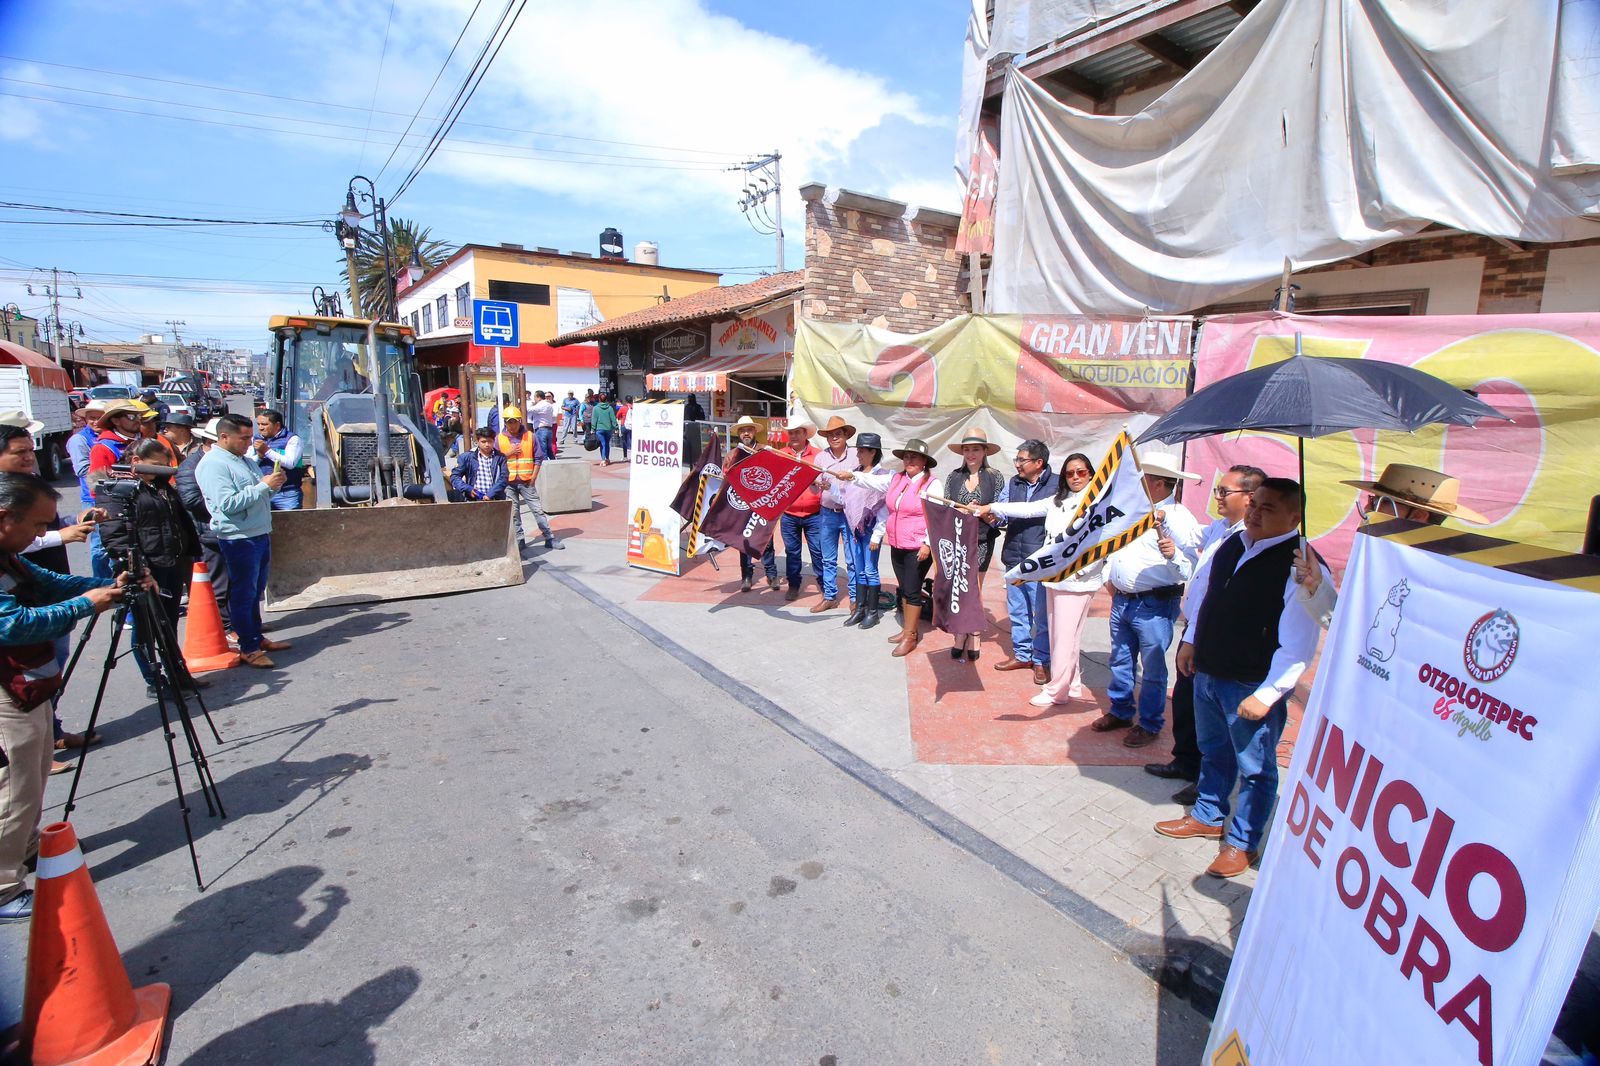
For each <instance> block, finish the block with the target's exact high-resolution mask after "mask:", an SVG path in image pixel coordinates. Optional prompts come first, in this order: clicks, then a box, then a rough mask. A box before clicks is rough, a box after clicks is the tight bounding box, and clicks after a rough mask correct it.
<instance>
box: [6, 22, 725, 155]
mask: <svg viewBox="0 0 1600 1066" xmlns="http://www.w3.org/2000/svg"><path fill="white" fill-rule="evenodd" d="M480 2H481V0H480ZM474 10H476V8H474ZM463 31H464V28H463ZM0 59H9V60H11V61H13V62H16V63H32V64H34V65H37V66H42V67H57V68H59V69H61V70H75V71H79V72H81V73H86V74H104V75H106V76H107V77H112V78H129V79H133V80H137V81H149V82H156V83H158V84H162V85H179V86H183V87H184V88H187V89H207V90H210V91H212V92H220V93H231V94H233V95H237V96H256V97H260V98H262V99H264V100H284V101H287V102H289V103H295V104H313V105H315V106H317V107H332V108H337V109H339V110H341V111H367V110H370V109H368V108H362V107H356V106H354V105H351V104H337V103H334V102H332V101H331V100H313V99H310V98H308V97H304V96H281V95H278V94H277V93H266V92H257V91H255V90H253V89H234V88H230V87H228V86H226V85H214V84H210V83H207V82H200V81H185V80H183V79H178V78H158V77H154V76H152V75H149V74H131V73H127V72H124V71H118V70H106V69H104V68H102V67H82V66H74V65H72V64H70V63H52V62H49V61H48V60H43V59H27V58H24V57H22V56H10V55H0ZM441 73H442V71H441ZM430 91H431V90H430ZM130 99H137V98H136V97H132V98H130ZM377 114H380V115H388V116H390V117H392V118H405V117H406V113H405V112H404V111H381V110H380V111H378V112H377ZM460 125H462V126H467V127H471V128H474V129H481V130H494V131H496V132H499V133H522V134H528V135H530V136H534V137H551V138H555V139H557V140H568V141H589V142H591V143H593V144H612V145H617V146H619V147H623V148H650V149H653V150H656V151H663V152H688V153H691V154H698V155H714V156H722V157H725V158H734V157H736V156H738V155H739V154H740V153H738V152H724V151H716V150H713V149H709V148H684V147H681V146H677V145H670V144H643V143H639V142H637V141H616V140H607V139H606V138H603V137H585V136H582V135H581V134H576V133H549V132H546V131H542V130H529V129H517V128H515V127H510V126H494V125H489V124H487V123H482V122H462V123H460Z"/></svg>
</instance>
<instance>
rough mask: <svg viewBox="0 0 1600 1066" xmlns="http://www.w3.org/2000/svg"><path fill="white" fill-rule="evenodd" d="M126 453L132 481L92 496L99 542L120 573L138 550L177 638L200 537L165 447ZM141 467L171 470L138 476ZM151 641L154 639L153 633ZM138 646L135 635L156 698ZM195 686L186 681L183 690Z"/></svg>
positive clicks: (150, 675) (149, 678) (144, 445)
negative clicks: (99, 512)
mask: <svg viewBox="0 0 1600 1066" xmlns="http://www.w3.org/2000/svg"><path fill="white" fill-rule="evenodd" d="M126 454H127V455H128V456H129V457H131V459H132V462H133V475H134V480H132V481H127V480H114V481H103V482H101V483H100V486H99V489H98V492H97V495H96V501H97V502H98V503H99V504H100V506H101V507H102V508H103V509H104V510H105V512H106V517H105V519H104V520H103V521H101V523H100V542H101V543H102V544H103V545H105V549H106V552H107V553H108V554H110V556H111V558H112V560H113V561H114V563H115V565H116V567H117V569H118V570H119V571H122V570H127V569H128V564H129V559H130V558H131V556H132V555H133V553H134V551H135V549H136V548H137V552H138V555H139V557H140V559H141V561H142V562H143V564H144V567H145V569H147V570H148V571H149V573H150V576H151V577H153V578H155V582H156V587H157V588H158V589H159V591H160V597H159V598H160V602H161V608H162V610H163V611H164V612H165V613H166V618H167V625H168V626H169V627H170V629H171V631H172V632H173V633H174V634H176V633H177V629H178V611H179V605H180V603H181V601H182V598H183V588H184V584H185V579H186V578H187V577H188V575H189V574H190V573H191V572H192V571H193V569H194V560H195V556H197V555H199V554H200V537H199V535H198V534H196V533H195V528H194V522H193V521H191V520H190V518H189V512H188V511H186V510H184V507H183V500H181V499H180V498H179V497H178V490H177V489H176V488H174V487H173V485H172V475H173V474H175V473H177V470H176V469H175V468H173V467H170V466H167V465H166V464H165V460H166V459H167V458H168V455H167V449H166V447H165V446H164V445H163V444H162V443H161V442H160V441H157V440H141V441H138V442H136V443H134V444H132V445H131V446H130V447H129V448H128V450H127V453H126ZM142 465H143V466H151V467H154V468H155V469H156V470H166V471H169V472H168V473H156V472H153V471H151V472H141V470H140V467H141V466H142ZM117 472H118V473H120V472H121V471H120V470H119V471H117ZM149 639H151V640H153V639H154V635H153V634H152V635H149ZM141 643H144V641H141V640H140V639H138V637H137V636H136V637H135V640H134V649H133V653H134V659H135V660H136V661H137V662H138V663H139V672H140V673H142V674H143V675H144V680H145V685H146V691H147V693H148V694H149V695H150V696H151V697H154V696H155V695H156V689H155V677H156V674H155V669H154V666H153V664H152V663H150V661H149V659H148V657H147V656H146V655H145V653H144V652H143V651H142V650H141V649H140V644H141ZM197 684H198V683H197V682H195V681H194V680H193V679H191V678H187V677H185V678H184V685H185V687H187V688H194V687H196V686H197Z"/></svg>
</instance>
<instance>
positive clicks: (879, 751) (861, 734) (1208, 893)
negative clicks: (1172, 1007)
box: [545, 469, 1255, 1005]
mask: <svg viewBox="0 0 1600 1066" xmlns="http://www.w3.org/2000/svg"><path fill="white" fill-rule="evenodd" d="M608 475H609V472H607V473H602V472H601V471H600V470H598V469H597V470H596V476H595V480H594V488H595V496H596V510H595V511H593V512H591V513H589V514H578V515H554V516H552V523H553V524H554V526H555V529H556V532H557V535H558V536H565V537H569V538H570V539H567V548H568V549H569V550H567V551H565V552H563V553H561V554H560V555H559V556H556V557H554V558H550V559H547V560H545V563H546V565H548V566H551V567H553V568H555V569H556V570H558V571H559V572H560V573H561V574H562V575H564V576H565V577H566V578H568V579H570V580H572V581H575V582H577V583H579V584H580V585H582V586H583V587H585V588H587V589H589V590H591V591H592V592H593V593H594V594H595V595H596V596H597V597H598V598H599V599H601V600H603V601H606V602H608V603H610V604H612V605H614V606H615V607H616V608H618V609H619V610H620V611H621V612H624V613H625V614H626V615H628V616H629V617H631V618H632V619H635V620H637V622H638V623H640V624H642V625H643V626H646V627H648V628H649V629H652V630H654V631H656V632H658V633H659V634H662V635H664V636H665V637H667V638H669V639H670V640H671V641H673V642H675V643H676V644H677V645H679V646H681V648H682V649H683V650H684V651H685V652H687V653H688V654H690V655H692V656H693V657H695V658H697V659H699V660H702V661H703V662H704V664H706V665H707V666H708V667H710V668H711V669H712V670H714V671H717V672H720V673H722V674H724V675H726V676H727V677H728V678H730V679H732V680H734V681H735V682H737V683H740V684H742V685H744V686H748V687H749V689H752V690H754V692H756V693H759V694H760V696H762V697H765V698H766V699H768V700H770V701H772V703H774V704H776V705H777V706H778V707H780V708H782V709H783V710H784V711H786V712H788V713H789V714H791V715H793V716H794V718H795V719H797V720H798V721H799V722H801V723H803V724H804V725H805V726H806V727H809V728H810V729H812V730H815V731H816V732H817V733H818V734H821V735H822V736H824V737H826V738H828V740H830V741H832V742H833V743H836V744H837V745H839V746H840V747H842V748H843V749H845V750H847V751H848V752H849V753H851V754H853V755H854V756H857V757H859V758H860V759H862V760H864V761H865V762H866V763H868V764H870V765H871V766H872V767H874V768H876V769H878V770H880V771H882V772H883V773H884V774H887V775H888V776H889V777H890V778H892V780H893V781H895V782H898V783H900V784H902V785H904V786H906V787H907V788H908V789H909V790H911V791H912V792H913V793H915V794H916V795H917V796H919V797H921V798H922V799H924V800H926V801H928V802H929V803H931V804H932V805H934V806H935V807H937V808H938V809H939V810H941V811H943V812H945V813H946V814H947V815H949V816H951V817H953V819H955V820H957V821H959V822H960V823H962V824H963V825H964V826H965V827H968V828H969V829H970V830H975V831H976V832H977V833H978V834H981V836H982V837H985V838H987V840H988V841H990V842H992V844H994V845H998V846H999V848H1000V849H1003V850H1004V851H1005V852H1009V853H1010V855H1011V856H1013V857H1014V860H1013V861H1015V862H1017V863H1018V865H1020V866H1026V867H1031V868H1032V871H1033V873H1034V874H1040V875H1043V878H1044V879H1046V880H1048V881H1049V882H1053V883H1054V886H1055V887H1054V888H1053V889H1047V890H1048V891H1050V892H1051V894H1052V895H1053V896H1054V897H1055V898H1056V900H1057V901H1058V903H1060V905H1061V906H1062V907H1063V909H1066V910H1069V911H1071V912H1073V914H1074V916H1075V917H1078V918H1080V919H1083V920H1085V921H1086V922H1087V923H1089V924H1090V926H1091V928H1094V929H1097V930H1099V931H1101V933H1102V935H1104V936H1105V937H1107V938H1108V939H1110V940H1111V941H1112V943H1113V945H1114V946H1115V947H1117V948H1119V949H1120V950H1123V951H1125V952H1127V953H1128V954H1129V955H1131V956H1135V957H1138V958H1139V959H1141V960H1142V961H1143V962H1144V964H1145V965H1146V966H1147V968H1149V969H1151V970H1152V972H1157V973H1158V974H1159V975H1160V976H1163V977H1164V978H1165V979H1168V980H1174V979H1175V980H1178V981H1181V982H1192V983H1195V987H1194V988H1192V989H1190V990H1189V991H1190V993H1191V994H1192V995H1193V996H1194V997H1195V999H1196V1001H1197V1002H1199V1003H1201V1004H1202V1005H1204V1004H1205V1003H1207V1002H1208V1001H1209V1000H1211V999H1213V998H1214V997H1215V995H1216V994H1217V993H1218V992H1220V976H1221V973H1222V972H1223V970H1224V969H1225V964H1226V962H1225V960H1226V956H1227V955H1228V954H1229V953H1231V951H1232V948H1233V944H1234V942H1235V940H1236V938H1237V936H1238V932H1239V928H1240V924H1241V923H1242V921H1243V919H1244V913H1245V907H1246V905H1247V903H1248V901H1249V896H1250V890H1251V887H1252V886H1253V884H1254V879H1255V873H1254V871H1251V872H1249V873H1246V874H1245V875H1244V876H1242V877H1240V878H1237V879H1235V880H1231V881H1224V880H1219V879H1217V878H1213V877H1208V876H1206V875H1205V874H1204V870H1205V868H1206V866H1207V865H1209V864H1210V862H1211V860H1212V858H1213V857H1214V856H1215V853H1216V849H1217V845H1216V843H1215V842H1214V841H1198V840H1192V841H1177V840H1170V839H1167V838H1165V837H1161V836H1158V835H1157V834H1156V833H1155V832H1154V831H1153V830H1152V828H1151V827H1152V826H1153V825H1154V823H1155V822H1157V821H1160V820H1162V819H1165V818H1172V817H1176V816H1177V815H1178V814H1179V813H1180V812H1181V808H1179V807H1178V806H1177V805H1176V804H1175V803H1173V802H1172V801H1171V798H1170V797H1171V795H1172V793H1174V792H1175V791H1177V789H1178V787H1179V786H1180V785H1181V782H1172V781H1165V780H1161V779H1158V778H1155V777H1152V776H1151V775H1149V774H1147V773H1145V772H1144V770H1143V765H1144V764H1145V763H1146V762H1160V761H1165V759H1166V758H1167V757H1168V756H1169V753H1170V737H1167V736H1165V735H1164V736H1163V738H1162V741H1161V742H1158V743H1157V744H1153V745H1151V746H1150V747H1147V748H1144V749H1141V750H1137V751H1134V750H1129V749H1125V748H1123V747H1122V745H1121V738H1122V734H1120V733H1113V734H1110V735H1109V736H1107V735H1103V734H1094V733H1091V732H1089V731H1088V729H1087V726H1088V724H1089V723H1090V722H1092V721H1093V720H1094V719H1095V718H1096V717H1098V715H1099V713H1100V710H1101V709H1102V708H1103V707H1104V705H1105V700H1104V688H1105V684H1106V682H1107V680H1108V679H1109V670H1108V668H1107V660H1108V655H1109V646H1110V641H1109V631H1108V626H1107V622H1106V618H1105V609H1106V607H1107V606H1108V605H1109V598H1107V599H1106V602H1105V603H1102V604H1097V608H1098V609H1097V610H1095V611H1094V612H1093V614H1092V616H1091V618H1090V620H1089V623H1088V627H1087V629H1086V632H1085V655H1084V666H1085V671H1086V678H1085V681H1086V684H1087V685H1088V686H1089V688H1090V689H1091V690H1092V691H1094V692H1095V693H1096V694H1097V702H1096V703H1095V704H1089V703H1083V704H1073V705H1069V706H1068V707H1067V708H1066V709H1065V713H1062V712H1060V711H1057V709H1055V708H1046V709H1043V710H1041V709H1040V708H1036V707H1032V706H1030V705H1029V703H1028V699H1029V698H1030V697H1031V696H1033V695H1034V694H1035V693H1037V691H1038V689H1037V688H1036V687H1034V686H1033V685H1032V683H1031V681H1028V680H1026V676H1027V675H1026V673H1025V672H1011V673H999V672H996V671H994V670H993V669H992V666H993V665H994V663H996V662H998V661H999V660H1000V659H1002V658H1003V657H1004V656H1005V655H1006V654H1007V653H1008V652H1009V647H1010V644H1009V637H1008V635H1007V632H1006V630H1005V629H1004V623H1005V617H1006V616H1005V604H1004V591H1003V589H1004V582H1003V578H1002V576H1001V573H1000V572H999V569H998V566H999V564H998V563H996V566H995V569H994V570H993V571H992V572H991V573H990V575H989V580H988V582H987V585H986V588H985V597H984V599H985V605H986V607H987V609H988V611H989V614H990V616H991V618H992V619H998V621H999V622H1000V623H1001V625H1000V626H997V627H995V628H993V629H991V630H990V631H989V632H987V633H985V634H984V635H983V638H982V644H981V659H980V660H979V662H977V663H975V664H967V663H955V662H952V661H950V659H949V655H948V652H949V647H950V643H951V641H950V638H949V637H948V636H946V635H944V634H942V633H938V632H932V633H927V634H925V636H924V639H923V643H922V645H921V646H920V647H919V648H918V649H917V651H916V652H914V653H913V654H912V655H911V656H909V657H907V658H906V659H904V660H901V659H895V658H893V657H891V656H890V654H889V651H890V648H889V645H888V644H887V642H886V636H887V634H888V633H889V632H893V631H894V627H893V626H892V624H891V625H884V626H879V627H878V628H876V629H874V630H871V631H868V632H861V631H860V630H857V629H853V628H845V627H844V625H843V623H844V619H845V617H846V613H845V612H844V611H843V610H835V611H830V612H826V613H823V614H811V613H810V609H811V607H812V606H814V605H815V604H816V603H817V602H818V600H819V598H820V597H819V595H818V593H817V591H816V585H815V581H814V580H813V579H812V578H811V576H810V571H809V566H808V567H807V568H806V569H805V571H804V576H805V585H804V590H805V594H804V595H802V597H801V598H800V599H799V600H797V601H795V602H793V603H785V602H784V598H783V592H782V591H781V590H780V591H769V590H766V589H765V587H764V585H763V584H762V583H761V582H760V581H759V580H758V582H757V589H756V590H753V591H751V592H748V593H741V592H740V591H739V588H738V582H739V573H738V560H737V558H735V557H733V556H732V555H731V553H730V554H729V555H727V556H724V557H723V559H721V560H720V563H721V571H720V573H719V572H716V571H713V570H712V569H711V567H710V566H709V565H708V564H707V563H706V562H705V561H704V560H699V559H697V560H689V561H687V565H686V567H685V574H684V576H682V577H677V578H673V577H663V576H661V575H657V574H653V573H650V572H647V571H643V570H639V569H634V568H632V567H630V566H628V565H627V564H626V562H625V535H626V534H625V527H624V518H625V514H626V510H627V495H626V493H627V482H626V481H625V480H624V479H622V478H620V477H614V476H608ZM580 531H581V536H572V534H576V533H579V532H580ZM779 550H780V554H779V557H778V563H779V572H780V574H781V573H782V571H783V556H782V554H781V543H780V545H779ZM886 562H887V555H885V563H886ZM1041 883H1042V882H1041Z"/></svg>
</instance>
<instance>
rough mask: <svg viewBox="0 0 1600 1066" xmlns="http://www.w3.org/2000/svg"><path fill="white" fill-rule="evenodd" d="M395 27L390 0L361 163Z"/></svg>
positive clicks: (369, 106)
mask: <svg viewBox="0 0 1600 1066" xmlns="http://www.w3.org/2000/svg"><path fill="white" fill-rule="evenodd" d="M393 25H394V0H389V15H388V17H387V18H385V19H384V20H383V48H382V49H381V50H380V51H379V52H378V76H377V77H376V78H373V79H372V99H371V100H370V101H368V102H367V129H366V132H365V133H363V134H362V135H361V162H362V163H365V162H366V161H367V143H368V141H370V140H371V137H372V116H373V115H374V114H376V111H375V110H374V109H375V108H376V107H377V106H378V90H379V89H381V88H383V64H384V62H385V61H386V60H387V59H388V58H389V30H390V28H391V27H392V26H393Z"/></svg>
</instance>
